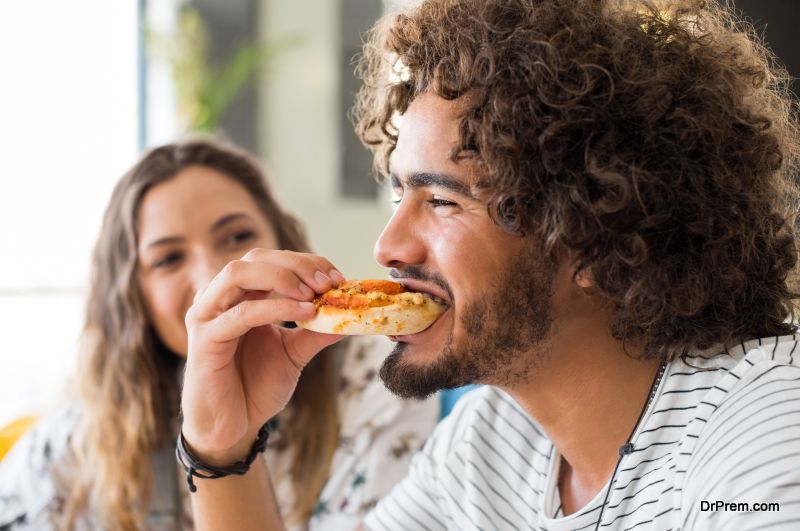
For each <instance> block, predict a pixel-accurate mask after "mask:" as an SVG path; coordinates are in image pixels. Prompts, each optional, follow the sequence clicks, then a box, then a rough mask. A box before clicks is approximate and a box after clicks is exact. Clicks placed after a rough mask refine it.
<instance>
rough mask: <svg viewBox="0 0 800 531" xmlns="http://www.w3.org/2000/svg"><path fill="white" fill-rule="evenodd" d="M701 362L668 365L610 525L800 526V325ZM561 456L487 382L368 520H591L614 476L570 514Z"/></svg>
mask: <svg viewBox="0 0 800 531" xmlns="http://www.w3.org/2000/svg"><path fill="white" fill-rule="evenodd" d="M714 354H718V355H714ZM688 362H689V364H688V365H687V364H686V363H684V362H682V361H679V360H676V361H674V362H672V363H670V364H669V365H668V366H667V369H666V372H665V374H664V377H663V379H662V381H661V384H660V385H659V388H658V389H657V392H656V395H655V398H654V400H653V402H652V404H651V405H650V407H649V408H648V411H647V412H646V414H645V418H644V420H643V422H642V423H640V427H639V428H638V429H637V430H636V433H635V434H634V436H633V437H632V439H631V440H632V442H633V444H634V450H633V452H632V453H630V454H629V455H626V456H624V457H623V458H622V460H621V463H620V465H619V469H618V471H617V474H616V476H615V480H614V483H613V485H611V491H610V493H609V497H608V501H607V502H606V506H605V509H604V510H603V511H602V522H601V523H600V529H604V530H618V529H619V530H629V529H639V530H651V529H653V530H668V529H670V530H677V529H683V530H701V531H711V530H722V529H725V530H728V529H729V530H736V531H745V530H750V529H752V530H755V529H769V530H779V531H781V530H799V529H800V348H797V340H796V338H795V337H794V336H789V337H782V338H771V339H763V340H755V341H752V342H748V343H745V344H743V345H738V346H736V347H735V348H733V347H729V348H728V349H727V353H725V352H724V351H723V352H721V353H717V352H714V351H706V352H704V353H698V354H697V355H696V356H693V357H691V358H689V360H688ZM559 462H560V457H559V454H558V452H557V451H556V449H555V448H554V447H553V445H552V443H551V442H550V441H549V440H548V438H547V436H546V435H545V434H544V432H543V431H542V429H541V428H540V427H539V426H538V425H537V424H536V422H535V421H534V420H532V419H531V417H529V416H528V415H527V414H526V413H525V412H524V410H523V409H522V408H521V407H520V406H519V405H517V403H516V402H515V401H514V400H513V399H512V398H511V397H510V396H508V395H507V394H505V393H503V392H501V391H499V390H498V389H496V388H493V387H489V386H486V387H483V388H482V389H480V390H478V391H474V392H473V393H471V394H469V395H467V396H465V397H464V398H463V399H462V400H461V402H460V403H459V404H457V405H456V408H455V410H454V411H453V413H452V414H451V415H450V416H449V417H448V418H447V419H445V420H444V421H442V423H441V424H440V425H439V427H438V428H437V429H436V431H435V432H434V434H433V436H432V437H431V439H430V440H429V441H428V443H427V444H426V445H425V447H424V448H423V450H421V451H420V453H419V454H418V455H417V456H416V457H415V458H414V460H413V461H412V464H411V469H410V472H409V475H408V476H407V477H406V478H405V479H404V480H403V481H402V482H401V483H399V484H398V485H397V486H396V487H395V488H394V489H393V490H392V492H391V493H390V494H389V495H388V496H387V497H386V498H384V499H383V500H382V501H381V502H380V503H379V504H378V506H377V507H376V508H375V509H374V510H373V511H372V512H371V513H370V514H369V516H368V517H367V519H366V522H365V524H366V527H367V529H368V530H370V531H403V530H407V531H412V530H413V531H416V530H430V531H434V530H442V529H449V530H458V531H467V530H473V529H479V530H485V531H503V530H511V529H523V530H553V531H567V530H573V531H574V530H589V531H591V530H593V529H594V528H595V526H596V525H597V519H598V515H599V514H600V506H601V504H602V503H603V499H604V498H605V496H606V490H607V488H608V485H607V486H606V488H604V489H602V490H601V491H600V492H599V493H598V494H597V496H596V497H595V498H594V499H593V500H592V501H590V502H589V503H588V504H587V505H586V506H585V507H584V508H583V509H581V510H579V511H577V512H575V513H573V514H570V515H568V516H564V514H563V511H562V510H561V504H560V501H559V495H558V489H557V485H556V482H557V478H558V468H557V467H558V463H559ZM719 504H737V505H733V506H732V505H727V506H722V505H719ZM740 504H741V505H740ZM745 504H749V505H745ZM762 504H763V505H762ZM769 504H778V505H769Z"/></svg>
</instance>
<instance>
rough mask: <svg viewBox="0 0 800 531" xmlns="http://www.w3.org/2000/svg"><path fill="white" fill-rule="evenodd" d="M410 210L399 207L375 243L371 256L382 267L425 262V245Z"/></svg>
mask: <svg viewBox="0 0 800 531" xmlns="http://www.w3.org/2000/svg"><path fill="white" fill-rule="evenodd" d="M413 218H414V215H413V211H412V210H411V209H405V208H403V206H402V205H401V206H400V207H398V209H397V210H396V211H395V213H394V215H393V216H392V218H391V219H390V220H389V222H388V223H387V224H386V227H384V229H383V232H381V235H380V236H379V237H378V241H376V242H375V248H374V249H373V255H374V256H375V261H377V262H378V263H379V264H380V265H382V266H383V267H394V268H396V267H401V266H402V265H404V264H405V265H418V264H422V263H423V262H424V261H425V245H424V241H423V240H422V238H421V237H420V235H421V233H420V228H419V225H418V224H417V223H414V219H413Z"/></svg>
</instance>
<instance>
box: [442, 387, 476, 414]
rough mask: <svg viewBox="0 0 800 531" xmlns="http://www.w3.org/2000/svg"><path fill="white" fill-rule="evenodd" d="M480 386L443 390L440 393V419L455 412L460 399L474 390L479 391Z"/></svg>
mask: <svg viewBox="0 0 800 531" xmlns="http://www.w3.org/2000/svg"><path fill="white" fill-rule="evenodd" d="M477 387H478V385H477V384H473V385H465V386H464V387H456V388H455V389H442V390H441V391H440V392H439V400H440V409H439V419H440V420H441V419H443V418H445V417H446V416H447V415H449V414H450V412H451V411H452V410H453V406H455V405H456V402H458V399H459V398H461V397H462V396H464V395H465V394H466V393H469V392H470V391H472V390H473V389H477Z"/></svg>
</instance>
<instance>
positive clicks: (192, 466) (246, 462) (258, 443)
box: [175, 423, 269, 492]
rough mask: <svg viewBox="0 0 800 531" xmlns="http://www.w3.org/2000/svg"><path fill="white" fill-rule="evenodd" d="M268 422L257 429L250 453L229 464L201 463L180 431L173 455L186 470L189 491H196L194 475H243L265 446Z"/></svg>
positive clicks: (206, 477)
mask: <svg viewBox="0 0 800 531" xmlns="http://www.w3.org/2000/svg"><path fill="white" fill-rule="evenodd" d="M268 424H269V423H267V424H264V425H263V426H261V429H260V430H258V437H256V440H255V442H254V443H253V446H252V447H250V453H249V454H247V457H245V458H244V459H243V460H241V461H236V462H235V463H234V464H232V465H230V466H212V465H209V464H206V463H203V462H202V461H201V460H200V459H198V458H197V457H195V456H194V454H192V452H190V451H189V449H188V448H187V447H186V441H185V440H184V438H183V431H181V432H180V434H179V435H178V446H177V447H176V448H175V455H176V456H177V458H178V462H179V463H180V464H181V466H183V469H184V470H185V471H186V483H188V484H189V492H197V486H196V485H195V484H194V478H195V477H198V478H202V479H219V478H224V477H226V476H231V475H236V476H243V475H245V474H246V473H247V471H248V470H250V465H252V464H253V461H255V460H256V457H257V456H258V454H260V453H261V452H263V451H264V450H265V449H266V448H267V439H269V430H268V428H267V426H268Z"/></svg>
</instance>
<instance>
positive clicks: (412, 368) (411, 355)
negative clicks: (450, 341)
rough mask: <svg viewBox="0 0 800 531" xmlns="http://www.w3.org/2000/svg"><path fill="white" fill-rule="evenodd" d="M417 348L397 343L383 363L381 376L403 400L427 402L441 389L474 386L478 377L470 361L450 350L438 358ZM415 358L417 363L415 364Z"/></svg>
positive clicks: (443, 352) (387, 385)
mask: <svg viewBox="0 0 800 531" xmlns="http://www.w3.org/2000/svg"><path fill="white" fill-rule="evenodd" d="M417 348H418V345H411V344H409V343H403V342H398V343H397V345H395V347H394V350H392V352H391V354H389V356H388V357H387V358H386V359H385V360H384V362H383V366H382V367H381V370H380V377H381V379H382V380H383V383H384V385H385V386H386V388H387V389H389V391H391V392H392V393H394V394H396V395H397V396H399V397H401V398H406V399H408V398H413V399H418V400H424V399H426V398H428V397H429V396H431V395H432V394H434V393H436V392H437V391H439V390H441V389H452V388H455V387H461V386H462V385H467V384H469V383H473V382H474V381H475V380H476V378H477V374H475V370H474V369H475V368H474V367H472V366H471V365H470V364H469V363H464V361H467V360H459V359H458V358H457V357H455V356H454V355H453V353H452V351H451V350H450V349H449V348H445V349H444V350H443V351H441V352H439V353H438V354H436V355H435V356H430V355H424V354H422V353H419V352H416V350H417ZM415 358H416V361H415Z"/></svg>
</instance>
